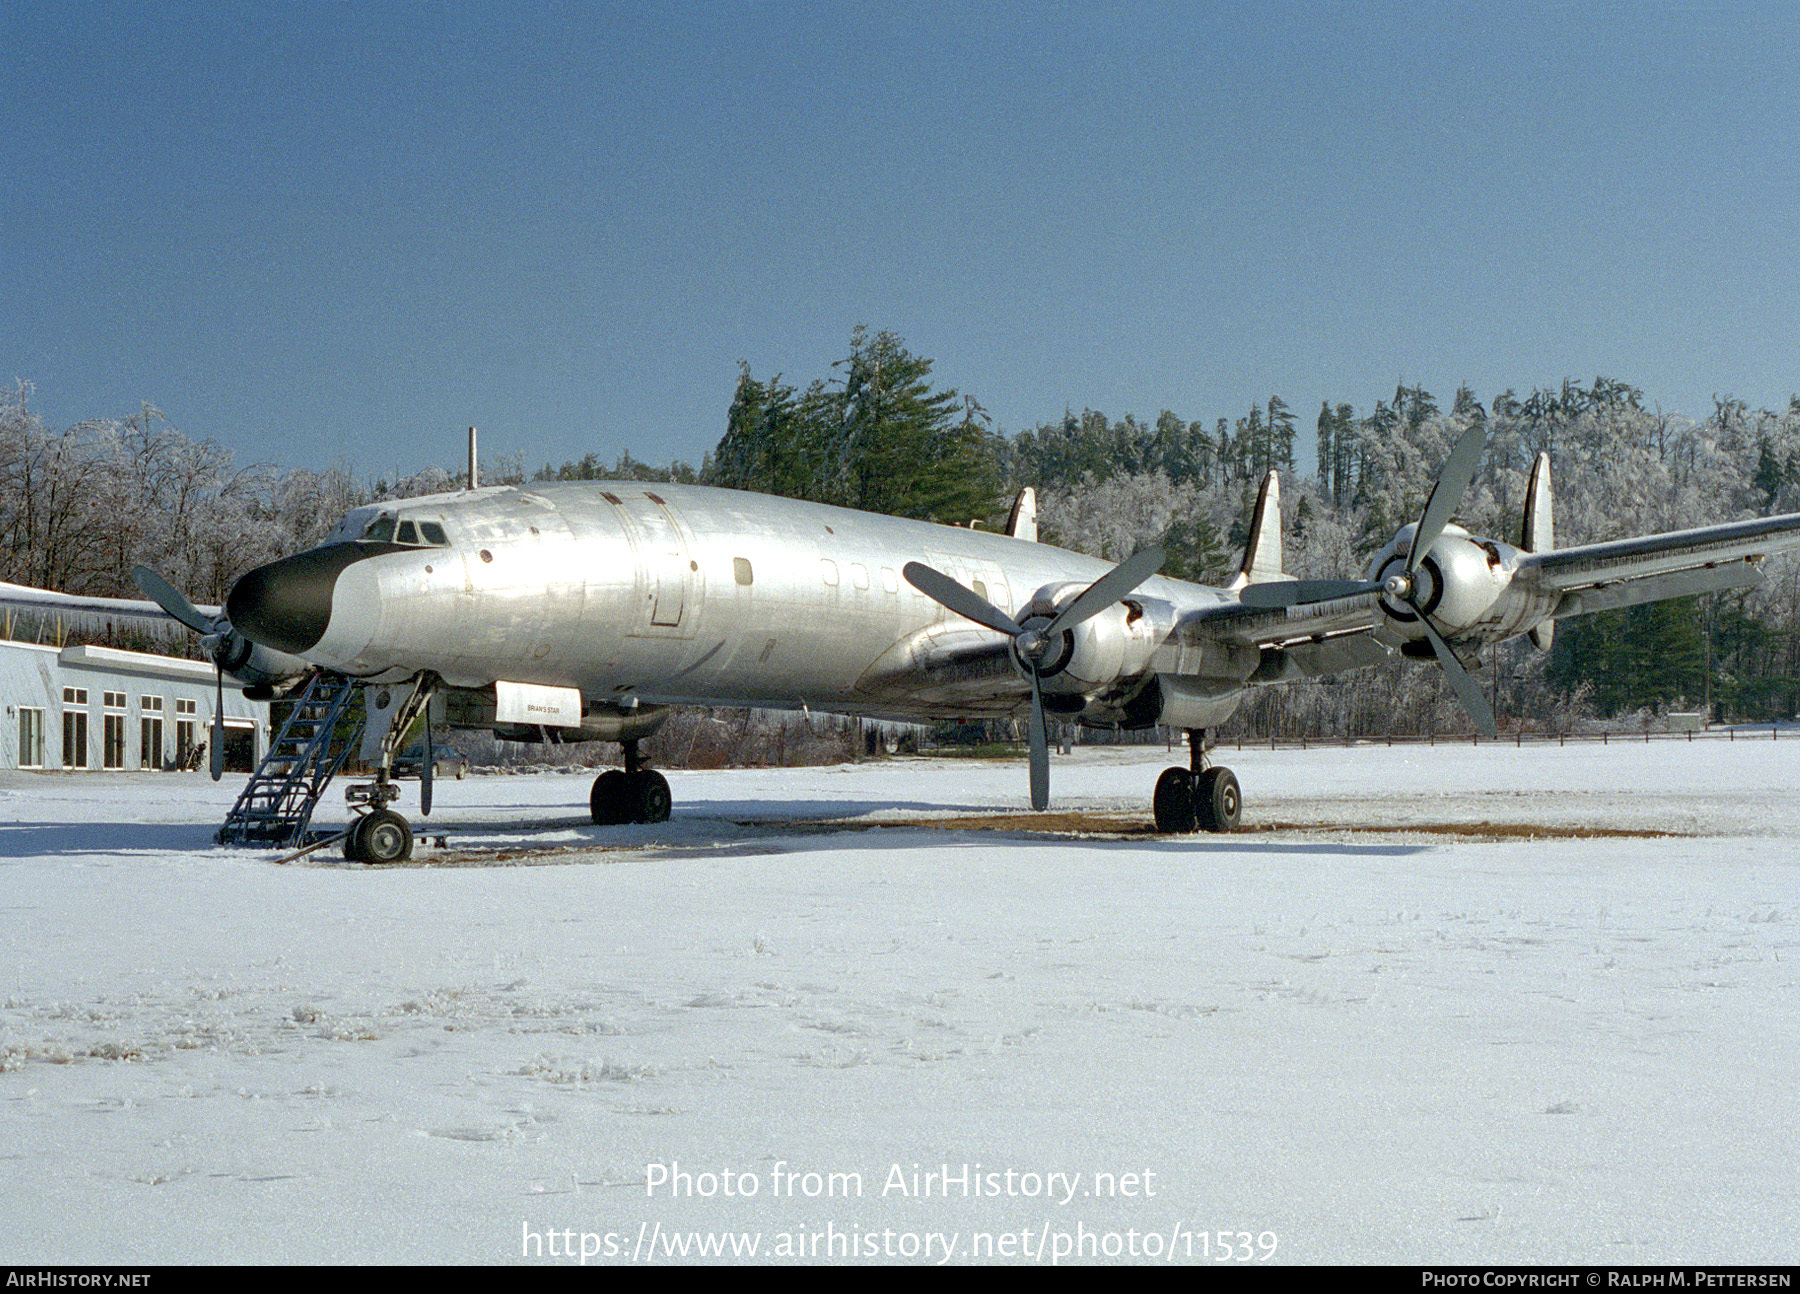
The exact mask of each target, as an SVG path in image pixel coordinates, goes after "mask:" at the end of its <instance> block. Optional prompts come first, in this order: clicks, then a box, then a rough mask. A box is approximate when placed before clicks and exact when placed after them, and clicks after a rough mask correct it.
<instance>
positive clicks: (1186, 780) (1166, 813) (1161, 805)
mask: <svg viewBox="0 0 1800 1294" xmlns="http://www.w3.org/2000/svg"><path fill="white" fill-rule="evenodd" d="M1150 805H1151V808H1152V809H1153V810H1154V811H1155V814H1156V829H1157V830H1158V831H1161V832H1163V833H1165V834H1173V833H1176V832H1184V831H1192V830H1193V829H1194V825H1195V820H1194V775H1193V774H1192V773H1190V772H1188V771H1187V769H1185V768H1165V769H1163V771H1162V776H1161V777H1159V778H1157V779H1156V794H1155V795H1154V796H1152V797H1151V800H1150Z"/></svg>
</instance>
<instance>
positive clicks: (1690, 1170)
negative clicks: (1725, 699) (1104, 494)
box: [0, 737, 1800, 1264]
mask: <svg viewBox="0 0 1800 1294" xmlns="http://www.w3.org/2000/svg"><path fill="white" fill-rule="evenodd" d="M1166 762H1167V757H1166V756H1164V755H1163V754H1162V753H1161V752H1160V751H1142V750H1139V751H1122V750H1095V751H1080V752H1077V753H1076V754H1075V755H1073V756H1071V757H1067V758H1059V759H1058V760H1057V761H1056V762H1055V767H1054V782H1053V785H1054V791H1055V795H1056V798H1057V805H1058V807H1059V808H1071V807H1075V808H1082V809H1086V810H1089V811H1092V812H1094V813H1097V814H1106V813H1114V812H1119V813H1124V812H1134V813H1136V814H1138V815H1139V817H1140V819H1141V818H1142V817H1143V816H1145V815H1146V813H1147V810H1146V805H1147V801H1148V797H1149V791H1150V787H1151V784H1152V782H1153V781H1154V778H1155V774H1156V772H1157V770H1158V768H1159V767H1160V766H1161V765H1162V764H1164V763H1166ZM1222 762H1227V763H1230V764H1231V765H1232V766H1233V767H1234V768H1235V769H1236V770H1237V772H1238V774H1239V777H1240V779H1241V780H1242V782H1243V785H1244V791H1245V796H1246V801H1247V805H1248V810H1247V813H1246V823H1247V825H1254V824H1256V823H1258V822H1261V823H1269V822H1284V823H1292V824H1299V825H1295V826H1293V827H1290V828H1287V829H1283V830H1281V831H1275V832H1250V833H1246V834H1243V835H1239V836H1235V837H1231V838H1218V837H1208V836H1196V837H1193V838H1188V839H1180V840H1173V839H1158V838H1154V837H1148V836H1136V837H1125V838H1118V837H1113V838H1089V839H1076V838H1071V837H1058V836H1050V835H1033V834H1030V833H1027V832H1009V831H998V830H992V829H986V830H979V829H962V830H944V829H932V828H927V827H924V826H920V825H917V824H918V823H919V822H920V821H921V820H922V819H926V818H929V817H932V816H945V815H967V814H972V813H982V812H989V811H993V810H996V809H1013V808H1016V807H1017V806H1019V805H1020V804H1021V803H1022V801H1023V799H1024V795H1025V774H1024V770H1023V768H1022V766H1021V765H1019V764H1017V763H1011V764H1007V763H999V764H991V763H967V762H956V761H923V760H894V761H887V762H883V763H876V764H869V765H862V766H856V767H843V768H831V769H821V770H798V771H768V772H761V771H733V772H718V773H673V774H671V775H670V781H671V783H672V784H673V786H674V790H675V797H676V816H675V820H674V821H672V822H671V823H669V824H667V825H666V826H664V827H661V828H655V829H652V828H636V827H633V828H598V827H594V826H591V825H588V824H587V823H586V815H585V813H584V812H583V811H582V809H581V807H580V806H582V805H584V804H585V799H586V791H587V779H586V778H585V777H576V776H568V775H557V774H541V775H535V776H519V777H499V776H495V777H475V778H470V779H468V780H467V781H463V782H460V783H454V784H452V783H444V784H440V786H439V788H438V795H437V799H438V809H437V812H436V813H435V814H434V816H433V818H432V819H431V822H432V824H433V827H434V829H436V830H447V831H450V832H452V833H453V838H452V845H453V846H461V847H464V848H465V849H466V848H468V847H472V846H482V845H488V846H493V847H499V846H502V845H509V844H527V845H530V846H532V848H531V849H530V850H529V851H528V852H526V853H524V854H522V855H518V856H513V855H512V853H511V851H501V852H495V850H493V849H490V850H488V851H487V852H484V853H477V854H475V855H474V856H470V855H468V854H466V853H465V854H463V855H461V856H460V857H459V856H458V855H456V854H454V853H451V854H448V855H435V857H436V858H437V859H438V862H437V863H436V864H430V863H422V864H421V865H409V866H404V867H398V868H392V869H385V870H383V869H370V868H363V867H357V866H352V865H349V864H346V863H344V862H343V861H342V860H341V858H338V857H337V856H336V855H335V854H321V855H318V856H315V857H314V858H309V859H306V860H303V861H301V862H298V863H294V864H289V865H287V866H276V865H275V863H274V861H273V859H274V855H273V854H270V853H259V852H255V851H235V850H225V849H219V848H216V847H213V846H212V845H211V843H210V838H211V831H212V829H213V828H214V827H215V826H216V824H217V822H218V821H219V819H220V818H221V817H222V816H223V813H224V810H225V807H226V806H227V804H228V803H229V800H230V798H231V793H232V791H233V789H234V788H233V786H232V784H231V783H226V784H225V785H224V786H222V787H214V786H213V785H212V784H211V783H210V782H207V781H206V780H204V778H195V777H186V776H156V775H93V774H84V775H80V776H62V775H36V776H34V775H29V774H6V775H0V875H3V876H4V878H5V879H4V890H3V893H4V897H3V899H0V907H3V911H0V947H3V948H4V950H5V958H4V962H3V963H0V977H3V978H0V1257H3V1258H4V1259H5V1260H6V1261H9V1262H15V1263H42V1262H105V1263H140V1262H144V1263H148V1262H165V1263H168V1262H190V1261H200V1262H239V1261H252V1262H258V1261H299V1262H310V1261H354V1262H395V1261H456V1262H480V1263H502V1262H517V1261H520V1260H521V1259H524V1260H528V1261H544V1262H564V1261H574V1260H575V1259H574V1258H571V1257H565V1255H568V1254H574V1255H580V1254H581V1252H582V1250H583V1249H584V1248H586V1249H588V1250H590V1251H591V1254H592V1261H597V1262H598V1261H612V1262H618V1261H624V1260H629V1259H632V1258H636V1259H638V1260H640V1261H642V1260H648V1258H649V1257H650V1256H651V1255H655V1256H656V1257H657V1258H658V1259H659V1260H662V1259H664V1258H665V1257H666V1256H667V1255H669V1254H670V1253H675V1252H679V1250H680V1247H681V1246H683V1245H687V1246H695V1248H693V1249H691V1250H690V1256H695V1255H697V1254H698V1253H699V1252H700V1250H699V1249H698V1248H697V1246H700V1245H703V1244H721V1245H725V1246H728V1247H729V1246H732V1245H737V1246H748V1245H752V1244H754V1245H757V1246H760V1248H759V1249H758V1251H757V1255H756V1256H757V1259H758V1260H761V1261H776V1262H786V1261H796V1260H811V1259H816V1260H825V1259H836V1260H840V1261H841V1260H843V1259H845V1258H846V1257H848V1258H850V1259H852V1260H876V1261H881V1260H886V1259H887V1258H889V1257H893V1258H895V1259H897V1260H913V1261H925V1260H926V1259H927V1258H929V1259H932V1260H935V1259H937V1258H939V1257H942V1256H943V1252H944V1248H945V1247H946V1246H953V1247H954V1248H953V1250H952V1253H953V1258H954V1259H955V1260H959V1261H960V1260H968V1259H971V1258H974V1259H977V1260H984V1261H985V1260H996V1259H997V1260H1009V1259H1011V1260H1025V1261H1035V1260H1040V1259H1041V1260H1042V1261H1045V1262H1048V1261H1050V1260H1051V1259H1052V1258H1057V1257H1060V1258H1062V1259H1063V1260H1064V1261H1074V1260H1088V1261H1092V1260H1095V1259H1099V1260H1102V1261H1106V1260H1114V1259H1116V1260H1129V1259H1130V1258H1132V1257H1133V1256H1136V1257H1137V1258H1138V1259H1140V1260H1143V1259H1149V1260H1158V1261H1166V1260H1168V1259H1169V1258H1170V1257H1171V1256H1172V1257H1174V1258H1177V1259H1179V1260H1182V1261H1188V1260H1194V1261H1200V1260H1204V1259H1212V1260H1217V1259H1219V1258H1220V1257H1222V1256H1223V1257H1227V1258H1230V1259H1234V1260H1235V1259H1242V1258H1249V1259H1251V1260H1260V1259H1263V1258H1265V1257H1268V1256H1269V1255H1270V1254H1271V1253H1272V1259H1273V1261H1275V1262H1357V1261H1387V1262H1424V1261H1433V1262H1455V1263H1478V1262H1480V1263H1485V1262H1515V1263H1517V1262H1577V1261H1578V1262H1583V1263H1677V1262H1680V1263H1715V1264H1717V1263H1731V1262H1753V1263H1762V1262H1794V1261H1797V1260H1800V1137H1797V1135H1796V1120H1795V1117H1794V1114H1793V1101H1794V1094H1795V1092H1796V1091H1800V995H1797V993H1796V983H1795V981H1796V968H1797V967H1800V888H1797V883H1800V865H1797V864H1796V861H1795V850H1794V845H1795V842H1796V841H1800V806H1797V804H1796V798H1795V795H1794V788H1795V787H1796V785H1800V740H1797V741H1791V742H1790V741H1780V742H1770V741H1768V740H1767V739H1766V737H1765V739H1763V740H1761V741H1757V742H1740V743H1733V744H1727V743H1723V742H1717V741H1712V742H1697V743H1693V744H1691V745H1689V744H1687V743H1658V744H1655V745H1649V746H1644V745H1630V744H1615V745H1612V746H1607V747H1601V746H1596V745H1581V746H1571V747H1569V748H1567V749H1556V748H1551V749H1539V750H1530V749H1528V750H1523V751H1516V750H1512V749H1508V748H1505V747H1491V746H1484V747H1482V748H1480V749H1472V748H1470V747H1467V746H1455V747H1452V746H1440V747H1436V748H1420V747H1406V748H1395V749H1391V750H1390V749H1386V748H1377V747H1369V748H1359V749H1354V750H1323V751H1309V752H1299V751H1286V750H1284V751H1281V752H1269V751H1244V752H1242V753H1236V752H1231V753H1227V754H1225V755H1224V757H1223V761H1222ZM333 802H335V803H340V804H341V801H338V800H336V797H335V796H334V797H333V801H328V804H330V803H333ZM401 807H402V809H406V808H407V805H406V804H405V803H403V804H402V805H401ZM322 816H323V815H322ZM838 817H849V818H861V819H866V820H868V821H870V822H874V821H889V822H898V823H900V824H901V825H894V826H888V827H884V828H882V829H879V830H875V829H867V830H836V829H826V828H823V827H821V826H820V825H818V824H817V823H811V822H809V820H813V819H822V818H838ZM744 823H754V824H756V825H749V826H746V825H742V824H744ZM1449 823H1465V824H1477V823H1489V824H1502V827H1504V828H1505V830H1502V829H1501V828H1500V827H1496V828H1495V829H1494V830H1491V831H1490V830H1486V829H1482V830H1471V831H1469V832H1467V833H1464V834H1456V833H1451V834H1434V833H1428V832H1427V831H1425V830H1423V828H1425V827H1429V826H1432V825H1434V824H1449ZM1354 824H1362V825H1364V826H1369V827H1387V826H1394V825H1399V826H1403V827H1407V828H1409V829H1407V830H1402V831H1397V832H1396V831H1373V830H1368V831H1350V830H1346V829H1344V828H1345V826H1346V825H1354ZM1537 827H1542V828H1543V829H1544V830H1543V831H1542V832H1538V831H1535V830H1533V828H1537ZM1574 827H1584V828H1607V829H1612V828H1617V829H1624V830H1635V831H1644V830H1656V829H1668V830H1673V831H1677V832H1680V833H1682V834H1680V835H1675V836H1668V837H1661V838H1657V837H1649V836H1625V835H1602V836H1599V837H1594V838H1574V837H1573V836H1572V834H1571V833H1570V831H1568V830H1567V829H1569V828H1574ZM1411 828H1418V829H1417V830H1414V829H1411ZM1521 828H1524V830H1522V831H1521ZM1507 831H1510V832H1512V833H1514V834H1506V832H1507ZM1532 836H1537V837H1538V838H1536V839H1532V838H1530V837H1532ZM421 857H422V858H424V859H427V860H429V859H431V858H432V857H434V855H433V854H431V853H430V852H426V853H424V854H422V855H421ZM1222 1251H1223V1252H1222ZM727 1252H730V1250H729V1248H728V1250H727ZM737 1256H738V1257H739V1258H740V1259H745V1258H748V1257H749V1255H748V1254H747V1253H746V1252H744V1251H743V1250H741V1249H740V1250H739V1251H738V1253H737Z"/></svg>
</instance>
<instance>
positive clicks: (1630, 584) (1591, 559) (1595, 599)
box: [1513, 514, 1800, 619]
mask: <svg viewBox="0 0 1800 1294" xmlns="http://www.w3.org/2000/svg"><path fill="white" fill-rule="evenodd" d="M1796 548H1800V514H1789V515H1786V516H1780V517H1759V518H1756V519H1755V520H1752V521H1733V522H1728V523H1726V524H1725V525H1722V526H1705V527H1702V528H1701V529H1699V530H1680V531H1675V532H1672V533H1670V534H1666V535H1646V536H1644V537H1643V538H1640V539H1619V540H1613V541H1611V542H1608V543H1603V544H1583V545H1582V546H1580V547H1579V548H1562V549H1556V550H1554V551H1551V552H1548V553H1528V554H1526V555H1524V556H1523V557H1521V558H1520V559H1519V566H1518V570H1517V572H1516V573H1515V575H1514V576H1513V578H1514V580H1515V581H1524V582H1525V583H1526V585H1527V587H1530V588H1532V589H1533V590H1534V591H1536V592H1538V593H1540V594H1542V595H1544V596H1545V597H1546V598H1547V599H1549V600H1550V610H1549V613H1548V614H1549V616H1550V618H1552V619H1562V618H1564V617H1566V616H1578V615H1586V614H1587V613H1588V612H1591V611H1610V610H1613V609H1614V608H1617V607H1629V606H1636V605H1637V604H1638V603H1640V602H1657V601H1661V600H1662V599H1664V598H1679V597H1687V596H1688V595H1690V594H1694V593H1716V592H1719V591H1720V590H1723V589H1735V588H1744V587H1747V586H1749V585H1752V584H1755V583H1756V582H1757V581H1758V580H1760V579H1761V578H1762V573H1761V571H1760V569H1759V567H1760V565H1761V563H1762V562H1763V561H1764V560H1765V559H1767V558H1769V557H1771V556H1773V555H1775V554H1776V553H1782V552H1788V551H1791V550H1793V549H1796Z"/></svg>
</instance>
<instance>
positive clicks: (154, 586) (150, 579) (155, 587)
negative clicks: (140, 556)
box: [131, 566, 218, 634]
mask: <svg viewBox="0 0 1800 1294" xmlns="http://www.w3.org/2000/svg"><path fill="white" fill-rule="evenodd" d="M131 578H132V579H133V580H135V581H136V582H137V586H138V587H139V588H140V589H142V590H143V591H144V596H145V597H147V598H149V599H150V600H151V601H152V602H154V603H156V605H157V606H159V607H161V608H162V609H163V610H164V611H167V612H168V613H169V614H170V615H171V616H173V617H174V618H175V619H177V620H179V621H180V622H181V623H182V624H184V625H186V626H187V627H188V628H189V629H192V630H193V631H194V632H195V633H197V634H210V633H213V632H215V631H216V630H217V629H218V625H217V624H216V623H215V622H214V620H213V617H211V616H209V615H206V614H204V613H203V612H202V611H201V610H200V608H199V607H197V606H195V605H194V604H193V603H192V602H191V601H189V599H188V596H187V594H185V593H183V592H182V591H181V590H180V589H178V588H176V587H175V586H174V585H173V584H171V583H169V582H168V581H167V580H165V579H164V578H163V577H162V576H160V575H158V574H157V573H156V572H155V571H153V570H151V569H150V568H149V567H148V566H134V567H132V568H131Z"/></svg>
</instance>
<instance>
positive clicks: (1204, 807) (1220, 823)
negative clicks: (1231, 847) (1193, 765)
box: [1194, 768, 1244, 831]
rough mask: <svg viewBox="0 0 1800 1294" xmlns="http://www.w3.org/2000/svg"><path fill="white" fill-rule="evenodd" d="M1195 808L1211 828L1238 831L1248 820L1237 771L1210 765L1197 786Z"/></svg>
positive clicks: (1204, 826) (1195, 787)
mask: <svg viewBox="0 0 1800 1294" xmlns="http://www.w3.org/2000/svg"><path fill="white" fill-rule="evenodd" d="M1194 808H1195V810H1196V812H1197V814H1198V816H1199V819H1200V825H1201V826H1202V827H1203V828H1205V829H1206V830H1207V831H1236V830H1237V829H1238V824H1239V823H1240V822H1242V821H1243V820H1244V799H1243V796H1242V794H1241V793H1240V792H1239V791H1238V780H1237V775H1236V774H1234V773H1233V772H1232V771H1231V770H1230V769H1229V768H1209V769H1207V770H1206V771H1205V772H1204V773H1202V774H1200V779H1199V781H1198V782H1197V783H1196V784H1195V786H1194Z"/></svg>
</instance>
